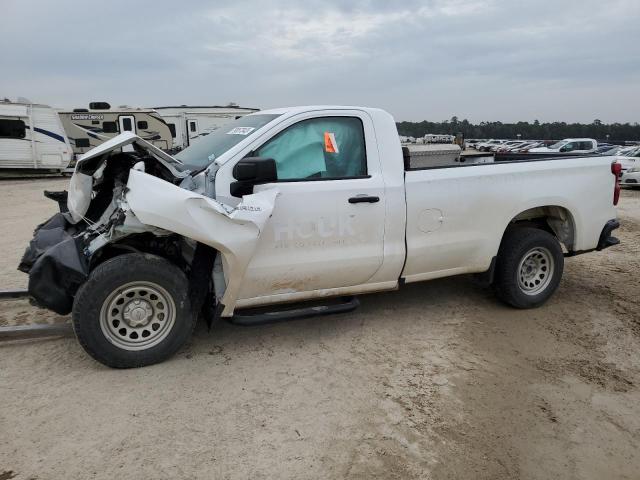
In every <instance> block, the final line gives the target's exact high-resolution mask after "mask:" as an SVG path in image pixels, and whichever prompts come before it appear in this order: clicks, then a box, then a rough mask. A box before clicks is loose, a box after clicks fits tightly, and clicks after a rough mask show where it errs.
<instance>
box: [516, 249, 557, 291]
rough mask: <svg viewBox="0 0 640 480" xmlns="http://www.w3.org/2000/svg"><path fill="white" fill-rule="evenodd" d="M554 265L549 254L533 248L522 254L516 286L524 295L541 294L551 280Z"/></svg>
mask: <svg viewBox="0 0 640 480" xmlns="http://www.w3.org/2000/svg"><path fill="white" fill-rule="evenodd" d="M554 268H555V264H554V261H553V256H552V255H551V252H550V251H549V250H547V249H546V248H544V247H535V248H532V249H531V250H529V251H528V252H527V253H525V254H524V256H523V257H522V260H520V264H519V265H518V286H519V287H520V290H522V292H523V293H525V294H526V295H537V294H539V293H540V292H542V291H543V290H544V289H545V288H547V286H548V285H549V283H550V282H551V279H552V278H553V271H554Z"/></svg>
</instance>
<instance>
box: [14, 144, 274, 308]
mask: <svg viewBox="0 0 640 480" xmlns="http://www.w3.org/2000/svg"><path fill="white" fill-rule="evenodd" d="M123 147H124V148H123ZM123 149H124V150H127V149H131V150H132V151H122V150H123ZM207 181H210V180H208V177H207V175H205V174H200V175H193V174H192V172H190V171H189V170H187V169H185V167H184V165H182V164H181V163H180V162H179V161H178V160H176V159H174V158H173V157H171V156H169V155H167V154H166V153H164V152H163V151H161V150H159V149H158V148H156V147H154V146H153V145H151V144H150V143H148V142H146V141H144V140H142V139H141V138H140V137H138V136H136V135H134V134H132V133H130V132H125V133H123V134H121V135H119V136H117V137H115V138H113V139H111V140H109V141H107V142H105V143H103V144H102V145H100V146H99V147H97V148H95V149H93V150H91V151H90V152H88V153H87V154H85V155H84V156H83V157H82V158H81V159H80V160H78V163H77V165H76V169H75V172H74V174H73V176H72V178H71V181H70V185H69V190H68V192H67V191H64V192H45V195H46V196H47V197H49V198H51V199H52V200H54V201H57V202H58V204H59V207H60V212H59V213H56V214H55V215H54V216H52V217H51V218H50V219H49V220H47V221H46V222H44V223H43V224H41V225H40V226H38V227H37V229H36V231H35V233H34V237H33V239H32V240H31V242H30V244H29V246H28V247H27V249H26V251H25V254H24V256H23V258H22V261H21V263H20V266H19V267H18V268H19V270H21V271H23V272H25V273H28V274H29V283H28V290H29V295H30V296H31V297H32V299H33V300H34V301H35V302H36V303H37V304H38V305H39V306H42V307H45V308H48V309H50V310H53V311H55V312H57V313H59V314H63V315H66V314H68V313H70V312H71V310H72V307H73V301H74V296H75V295H76V292H77V291H78V289H79V288H80V287H81V286H82V285H83V283H85V282H86V281H87V279H88V278H89V276H90V274H91V272H92V271H93V269H94V268H96V266H98V265H99V264H101V263H103V262H104V261H106V260H108V259H110V258H113V257H114V256H117V255H119V254H122V253H130V252H139V253H148V254H153V255H158V256H161V257H163V258H165V259H167V260H169V261H170V262H171V263H173V264H175V265H177V266H178V267H179V268H180V269H182V270H183V271H184V272H185V274H186V276H187V278H188V280H189V294H190V297H191V307H192V309H193V311H194V313H196V314H197V313H198V312H199V311H200V310H201V309H202V308H203V306H204V305H205V302H206V300H207V299H210V300H211V301H210V302H207V305H208V306H211V307H215V315H220V316H231V315H232V314H233V310H234V307H235V302H236V298H237V295H238V292H239V290H240V287H241V282H242V279H243V277H244V273H245V271H246V268H247V266H248V264H249V261H250V260H251V258H252V256H253V253H254V251H255V248H256V246H257V242H258V239H259V237H260V233H261V232H262V230H263V227H264V224H265V222H266V221H267V220H268V218H269V217H270V215H271V212H272V210H273V207H274V202H275V199H276V196H277V190H275V189H270V190H266V191H262V192H260V193H256V194H250V195H245V196H244V197H243V199H242V201H241V202H240V204H239V205H237V206H235V207H231V206H229V205H225V204H223V203H220V202H218V201H216V200H215V199H214V198H212V195H211V194H209V196H207V195H205V192H208V190H209V189H208V188H207V185H206V183H207ZM211 191H212V189H211Z"/></svg>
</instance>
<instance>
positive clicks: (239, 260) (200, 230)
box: [125, 170, 278, 317]
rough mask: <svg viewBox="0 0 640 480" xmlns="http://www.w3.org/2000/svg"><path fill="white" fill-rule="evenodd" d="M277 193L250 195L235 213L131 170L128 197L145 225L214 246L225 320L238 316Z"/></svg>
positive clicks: (213, 201)
mask: <svg viewBox="0 0 640 480" xmlns="http://www.w3.org/2000/svg"><path fill="white" fill-rule="evenodd" d="M277 195H278V190H277V189H269V190H264V191H262V192H259V193H255V194H253V195H245V196H244V197H243V199H242V202H241V203H240V204H239V205H238V206H237V207H235V208H231V207H228V206H226V205H223V204H221V203H219V202H217V201H216V200H213V199H211V198H209V197H206V196H204V195H201V194H199V193H195V192H192V191H189V190H186V189H183V188H180V187H176V186H175V185H172V184H171V183H169V182H166V181H164V180H161V179H159V178H157V177H154V176H152V175H148V174H146V173H144V172H140V171H137V170H131V172H130V174H129V180H128V182H127V193H126V195H125V198H126V201H127V204H128V205H129V207H130V208H131V211H132V212H133V213H134V214H135V216H136V217H137V218H138V220H140V221H141V222H142V223H144V224H147V225H152V226H154V227H158V228H162V229H164V230H168V231H171V232H174V233H177V234H179V235H182V236H184V237H187V238H191V239H193V240H196V241H198V242H201V243H204V244H206V245H209V246H211V247H213V248H215V249H216V250H218V251H219V252H220V253H221V255H222V260H223V268H224V273H225V279H226V283H227V285H226V290H225V291H224V295H223V296H222V298H221V299H218V300H219V301H220V303H222V305H224V310H223V311H222V316H225V317H226V316H231V315H233V310H234V308H235V303H236V299H237V296H238V293H239V291H240V286H241V284H242V280H243V278H244V275H245V272H246V270H247V266H248V265H249V262H250V261H251V258H252V257H253V254H254V252H255V249H256V247H257V244H258V240H259V238H260V235H261V233H262V231H263V230H264V225H265V223H266V222H267V220H268V219H269V217H270V216H271V212H272V211H273V208H274V205H275V199H276V197H277Z"/></svg>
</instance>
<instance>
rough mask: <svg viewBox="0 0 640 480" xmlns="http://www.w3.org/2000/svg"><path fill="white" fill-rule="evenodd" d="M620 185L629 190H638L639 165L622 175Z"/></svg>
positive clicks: (639, 178) (639, 181)
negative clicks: (629, 188)
mask: <svg viewBox="0 0 640 480" xmlns="http://www.w3.org/2000/svg"><path fill="white" fill-rule="evenodd" d="M620 185H623V186H625V187H631V188H640V165H639V166H637V167H631V168H630V169H628V170H627V171H626V172H624V173H623V174H622V177H621V178H620Z"/></svg>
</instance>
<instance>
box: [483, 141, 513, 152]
mask: <svg viewBox="0 0 640 480" xmlns="http://www.w3.org/2000/svg"><path fill="white" fill-rule="evenodd" d="M504 142H506V140H487V141H486V142H484V143H481V144H479V145H478V146H477V147H476V148H477V149H478V150H479V151H481V152H488V151H489V150H491V147H495V146H496V145H502V144H503V143H504Z"/></svg>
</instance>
